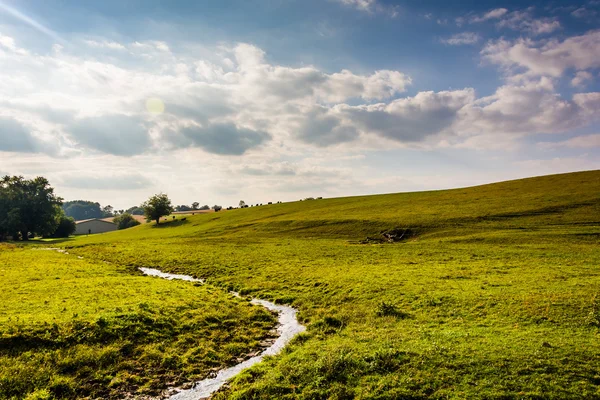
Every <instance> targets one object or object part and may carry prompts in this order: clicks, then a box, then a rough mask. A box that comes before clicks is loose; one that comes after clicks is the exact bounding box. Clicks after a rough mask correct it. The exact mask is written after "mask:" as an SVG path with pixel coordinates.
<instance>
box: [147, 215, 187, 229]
mask: <svg viewBox="0 0 600 400" xmlns="http://www.w3.org/2000/svg"><path fill="white" fill-rule="evenodd" d="M188 223H189V221H188V220H187V219H186V218H185V217H183V218H179V219H174V220H167V221H161V222H160V224H158V225H157V224H156V222H154V224H153V225H152V228H158V229H166V228H177V227H178V226H182V225H185V224H188Z"/></svg>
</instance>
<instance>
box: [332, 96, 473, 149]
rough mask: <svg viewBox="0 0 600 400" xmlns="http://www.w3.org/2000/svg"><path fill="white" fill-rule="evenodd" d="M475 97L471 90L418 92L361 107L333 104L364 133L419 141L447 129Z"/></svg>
mask: <svg viewBox="0 0 600 400" xmlns="http://www.w3.org/2000/svg"><path fill="white" fill-rule="evenodd" d="M474 100H475V91H474V90H473V89H464V90H455V91H442V92H420V93H418V94H417V95H415V96H414V97H407V98H403V99H397V100H394V101H392V102H390V103H388V104H385V103H380V104H373V105H363V106H348V105H339V106H337V107H336V109H337V110H339V112H340V114H341V115H342V116H343V118H345V119H347V120H348V122H347V123H348V124H350V123H352V125H356V126H357V127H358V128H359V129H361V130H362V131H363V132H364V133H371V134H376V135H379V136H382V137H385V138H388V139H392V140H396V141H400V142H408V143H410V142H420V141H423V140H424V139H425V138H427V137H428V136H432V135H436V134H440V133H443V132H445V131H449V129H450V128H451V126H452V124H453V123H454V122H455V120H456V118H457V116H458V112H459V110H460V109H462V108H463V107H464V106H466V105H467V104H469V103H472V102H473V101H474Z"/></svg>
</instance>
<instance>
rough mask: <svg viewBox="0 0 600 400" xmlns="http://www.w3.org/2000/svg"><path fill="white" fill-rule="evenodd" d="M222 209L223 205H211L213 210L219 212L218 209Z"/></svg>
mask: <svg viewBox="0 0 600 400" xmlns="http://www.w3.org/2000/svg"><path fill="white" fill-rule="evenodd" d="M222 209H223V207H221V206H216V205H215V206H213V210H215V212H219V211H221V210H222Z"/></svg>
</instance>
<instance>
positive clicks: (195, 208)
mask: <svg viewBox="0 0 600 400" xmlns="http://www.w3.org/2000/svg"><path fill="white" fill-rule="evenodd" d="M198 207H200V203H198V202H197V201H195V202H193V203H192V210H197V209H198Z"/></svg>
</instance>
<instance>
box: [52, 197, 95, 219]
mask: <svg viewBox="0 0 600 400" xmlns="http://www.w3.org/2000/svg"><path fill="white" fill-rule="evenodd" d="M62 208H63V210H64V212H65V214H66V215H67V216H68V217H73V218H74V219H75V221H81V220H83V219H91V218H103V217H104V212H103V210H102V207H101V206H100V203H95V202H92V201H86V200H73V201H67V202H65V203H64V204H63V206H62Z"/></svg>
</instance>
